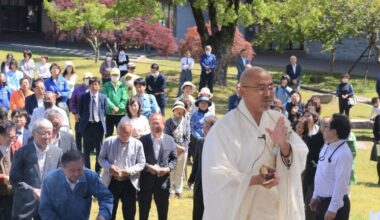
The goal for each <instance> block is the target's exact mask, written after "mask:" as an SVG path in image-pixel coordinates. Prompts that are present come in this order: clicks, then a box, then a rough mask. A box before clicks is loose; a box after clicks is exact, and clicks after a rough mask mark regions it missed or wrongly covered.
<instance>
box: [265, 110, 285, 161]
mask: <svg viewBox="0 0 380 220" xmlns="http://www.w3.org/2000/svg"><path fill="white" fill-rule="evenodd" d="M265 130H266V131H267V132H268V134H269V137H270V138H271V139H272V141H273V142H274V143H275V144H278V145H279V146H280V150H281V153H282V154H283V155H285V156H286V155H289V154H290V145H289V143H288V141H287V132H288V129H287V128H286V126H285V118H284V117H280V118H279V119H278V121H277V123H276V125H275V126H274V129H273V130H272V129H269V128H266V129H265Z"/></svg>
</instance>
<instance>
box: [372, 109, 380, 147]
mask: <svg viewBox="0 0 380 220" xmlns="http://www.w3.org/2000/svg"><path fill="white" fill-rule="evenodd" d="M379 122H380V115H378V116H376V117H375V123H374V124H373V136H374V138H375V141H376V142H377V141H379V140H380V131H379Z"/></svg>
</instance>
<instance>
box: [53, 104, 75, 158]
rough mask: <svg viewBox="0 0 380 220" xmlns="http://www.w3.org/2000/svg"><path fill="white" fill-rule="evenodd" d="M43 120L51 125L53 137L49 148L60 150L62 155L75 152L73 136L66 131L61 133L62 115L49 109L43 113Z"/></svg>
mask: <svg viewBox="0 0 380 220" xmlns="http://www.w3.org/2000/svg"><path fill="white" fill-rule="evenodd" d="M45 118H46V119H47V120H49V121H50V122H51V123H52V124H53V136H52V138H51V143H50V146H56V147H59V148H61V150H62V153H65V152H67V151H70V150H77V146H76V145H75V140H74V137H73V135H71V134H70V133H69V132H67V131H61V130H60V129H61V126H62V119H63V116H62V114H61V113H60V112H59V111H57V110H55V109H49V110H47V111H46V112H45Z"/></svg>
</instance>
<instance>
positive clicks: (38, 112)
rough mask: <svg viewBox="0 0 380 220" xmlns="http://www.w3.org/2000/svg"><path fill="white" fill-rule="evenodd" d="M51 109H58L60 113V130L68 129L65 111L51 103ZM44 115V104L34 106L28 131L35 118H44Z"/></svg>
mask: <svg viewBox="0 0 380 220" xmlns="http://www.w3.org/2000/svg"><path fill="white" fill-rule="evenodd" d="M52 109H54V110H57V111H59V113H61V115H62V127H61V130H64V131H70V124H69V118H68V117H67V114H66V112H65V111H64V110H63V109H61V108H59V107H57V106H56V105H53V107H52ZM44 116H45V107H44V106H41V107H38V108H35V109H34V110H33V114H32V117H31V118H30V123H29V131H31V130H32V126H33V123H34V122H35V121H36V120H37V119H42V118H45V117H44Z"/></svg>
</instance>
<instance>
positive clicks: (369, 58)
mask: <svg viewBox="0 0 380 220" xmlns="http://www.w3.org/2000/svg"><path fill="white" fill-rule="evenodd" d="M371 55H372V46H371V47H370V48H369V50H368V57H367V65H366V68H365V74H364V85H367V77H368V68H369V61H370V60H371Z"/></svg>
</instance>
